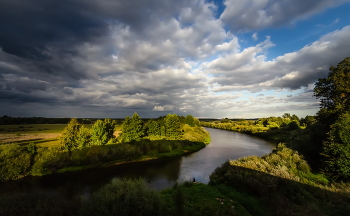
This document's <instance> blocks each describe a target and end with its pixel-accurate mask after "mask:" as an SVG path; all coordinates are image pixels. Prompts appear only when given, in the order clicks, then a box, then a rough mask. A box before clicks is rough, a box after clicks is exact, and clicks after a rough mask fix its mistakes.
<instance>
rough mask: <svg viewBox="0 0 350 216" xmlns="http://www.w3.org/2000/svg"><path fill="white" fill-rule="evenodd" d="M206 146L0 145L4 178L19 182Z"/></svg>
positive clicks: (162, 143)
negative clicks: (65, 146) (23, 178)
mask: <svg viewBox="0 0 350 216" xmlns="http://www.w3.org/2000/svg"><path fill="white" fill-rule="evenodd" d="M205 146H206V144H205V143H203V142H191V141H188V140H155V141H151V140H146V139H143V140H141V141H137V142H133V143H122V144H114V145H103V146H91V147H86V148H82V149H74V150H72V151H67V150H66V149H65V148H64V147H62V146H54V147H40V148H36V146H35V145H28V146H20V145H17V144H7V145H0V164H1V168H0V179H1V180H2V181H6V180H15V179H19V178H22V177H24V176H27V175H34V176H41V175H48V174H52V173H62V172H68V171H77V170H84V169H91V168H99V167H106V166H112V165H117V164H122V163H131V162H137V161H144V160H153V159H158V158H164V157H174V156H179V155H184V154H189V153H192V152H195V151H198V150H200V149H202V148H204V147H205Z"/></svg>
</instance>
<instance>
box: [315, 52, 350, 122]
mask: <svg viewBox="0 0 350 216" xmlns="http://www.w3.org/2000/svg"><path fill="white" fill-rule="evenodd" d="M329 70H330V71H329V73H328V77H326V78H320V79H318V81H317V82H316V84H315V89H314V96H315V97H316V98H317V99H320V102H321V103H320V108H321V110H320V111H319V113H318V115H319V117H320V120H321V121H322V120H323V122H325V123H328V124H332V123H334V122H335V120H336V118H337V117H338V116H339V115H341V114H342V113H345V112H348V111H350V57H347V58H345V59H344V60H342V61H341V62H340V63H339V64H338V65H337V67H334V66H331V67H330V69H329Z"/></svg>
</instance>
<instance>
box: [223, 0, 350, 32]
mask: <svg viewBox="0 0 350 216" xmlns="http://www.w3.org/2000/svg"><path fill="white" fill-rule="evenodd" d="M348 1H349V0H246V1H241V0H226V1H225V5H226V9H225V11H224V12H223V13H222V14H221V17H220V19H221V20H222V21H224V22H225V23H227V25H228V26H229V28H230V29H231V31H233V32H242V31H250V30H261V29H265V28H270V27H279V26H282V25H283V24H291V23H294V22H296V21H298V20H303V19H306V18H308V17H310V16H312V15H314V14H316V13H319V12H321V11H323V10H324V9H326V8H329V7H335V6H337V5H340V4H342V3H344V2H348Z"/></svg>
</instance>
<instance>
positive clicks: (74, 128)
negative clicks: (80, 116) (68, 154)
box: [60, 118, 81, 151]
mask: <svg viewBox="0 0 350 216" xmlns="http://www.w3.org/2000/svg"><path fill="white" fill-rule="evenodd" d="M80 126H81V125H80V124H79V122H78V120H77V119H76V118H73V119H71V120H70V122H69V123H68V125H67V127H65V128H64V130H63V132H62V134H61V137H60V143H61V144H62V145H64V147H65V148H66V149H67V150H68V151H70V150H72V149H74V148H76V147H78V143H77V135H78V131H79V129H80Z"/></svg>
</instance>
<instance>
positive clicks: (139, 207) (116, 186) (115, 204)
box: [81, 179, 169, 216]
mask: <svg viewBox="0 0 350 216" xmlns="http://www.w3.org/2000/svg"><path fill="white" fill-rule="evenodd" d="M81 215H104V216H108V215H111V216H112V215H120V216H123V215H125V216H127V215H130V216H131V215H145V216H146V215H169V214H167V212H166V209H165V205H164V200H163V199H162V196H161V195H160V194H159V193H158V192H157V191H155V190H153V189H149V188H148V187H147V185H146V183H145V181H144V180H142V179H139V180H128V179H116V180H113V181H112V183H110V184H108V185H106V186H104V187H103V188H102V189H100V190H99V191H98V192H96V193H94V194H93V195H92V196H91V197H90V199H89V200H87V201H85V202H83V206H82V208H81Z"/></svg>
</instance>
